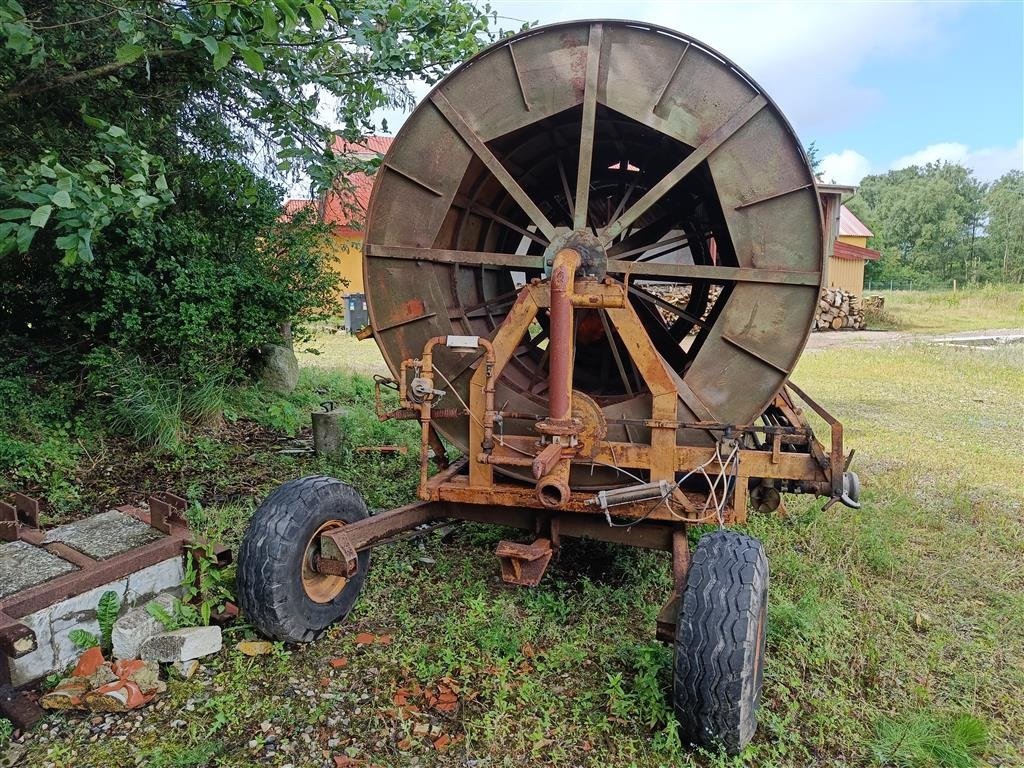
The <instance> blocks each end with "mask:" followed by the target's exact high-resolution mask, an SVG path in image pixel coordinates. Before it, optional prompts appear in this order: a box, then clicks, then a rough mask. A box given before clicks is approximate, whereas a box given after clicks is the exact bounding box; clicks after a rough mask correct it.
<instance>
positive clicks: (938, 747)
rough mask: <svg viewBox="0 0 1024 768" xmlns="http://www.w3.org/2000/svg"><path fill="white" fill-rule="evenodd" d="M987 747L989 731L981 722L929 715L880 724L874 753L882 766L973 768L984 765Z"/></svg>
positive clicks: (875, 739) (919, 715)
mask: <svg viewBox="0 0 1024 768" xmlns="http://www.w3.org/2000/svg"><path fill="white" fill-rule="evenodd" d="M987 744H988V729H987V727H986V726H985V723H984V722H983V721H981V720H979V719H978V718H976V717H973V716H971V715H957V716H940V715H937V714H935V713H932V712H927V711H925V712H919V713H917V714H916V715H913V716H911V717H909V718H906V719H902V720H893V719H891V718H883V719H882V720H880V721H879V722H878V724H877V726H876V728H875V738H874V740H873V741H872V744H871V751H872V754H873V756H874V758H875V762H876V763H877V764H878V765H881V766H898V767H899V768H973V766H976V765H979V764H980V763H981V757H982V755H983V754H984V752H985V747H986V745H987Z"/></svg>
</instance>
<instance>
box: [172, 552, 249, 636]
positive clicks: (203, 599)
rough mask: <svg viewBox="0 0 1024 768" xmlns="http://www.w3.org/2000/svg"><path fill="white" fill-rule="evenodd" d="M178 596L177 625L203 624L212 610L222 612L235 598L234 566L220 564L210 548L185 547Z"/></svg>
mask: <svg viewBox="0 0 1024 768" xmlns="http://www.w3.org/2000/svg"><path fill="white" fill-rule="evenodd" d="M181 587H182V595H181V598H182V599H181V600H180V601H178V602H177V603H176V605H175V611H174V620H175V622H176V623H177V625H178V626H179V627H193V626H206V625H207V624H209V623H210V618H211V616H212V615H213V613H214V611H216V612H218V613H219V612H222V611H223V610H224V609H225V607H226V605H227V603H228V602H229V601H230V602H233V601H234V600H235V569H234V568H231V567H229V568H221V567H219V566H218V565H217V558H216V556H215V555H214V554H213V553H212V552H208V551H207V550H206V549H205V548H202V547H193V548H192V549H190V550H189V557H188V558H187V559H186V561H185V578H184V580H183V581H182V583H181Z"/></svg>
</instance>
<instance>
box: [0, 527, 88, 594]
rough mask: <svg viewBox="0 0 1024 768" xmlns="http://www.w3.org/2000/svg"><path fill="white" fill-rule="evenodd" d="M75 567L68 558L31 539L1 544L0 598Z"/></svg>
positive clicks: (61, 574)
mask: <svg viewBox="0 0 1024 768" xmlns="http://www.w3.org/2000/svg"><path fill="white" fill-rule="evenodd" d="M73 570H75V566H73V565H72V564H71V563H69V562H68V561H67V560H64V559H62V558H60V557H57V556H56V555H54V554H51V553H50V552H47V551H46V550H45V549H40V548H39V547H33V546H32V545H31V544H29V543H28V542H24V541H10V542H4V543H0V599H2V598H5V597H7V596H9V595H13V594H14V593H15V592H20V591H21V590H23V589H27V588H28V587H34V586H35V585H36V584H42V583H43V582H44V581H49V580H50V579H55V578H57V577H58V576H63V575H64V574H65V573H71V571H73Z"/></svg>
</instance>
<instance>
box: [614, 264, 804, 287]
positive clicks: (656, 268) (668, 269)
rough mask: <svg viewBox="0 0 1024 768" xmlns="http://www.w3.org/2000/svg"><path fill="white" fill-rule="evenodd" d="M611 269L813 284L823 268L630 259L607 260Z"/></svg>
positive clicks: (635, 273)
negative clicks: (624, 260) (802, 269)
mask: <svg viewBox="0 0 1024 768" xmlns="http://www.w3.org/2000/svg"><path fill="white" fill-rule="evenodd" d="M608 272H610V273H612V274H625V275H629V276H631V277H633V278H644V277H679V278H685V279H689V280H711V281H713V282H716V281H717V282H722V281H726V282H737V283H772V284H775V285H813V286H815V287H817V286H818V285H819V284H820V283H821V273H820V272H798V271H796V270H788V269H756V268H754V267H716V266H712V265H710V264H650V263H648V264H641V265H638V264H635V263H633V262H631V261H627V262H617V261H615V260H609V261H608Z"/></svg>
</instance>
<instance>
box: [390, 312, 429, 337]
mask: <svg viewBox="0 0 1024 768" xmlns="http://www.w3.org/2000/svg"><path fill="white" fill-rule="evenodd" d="M436 315H437V312H427V313H425V314H422V315H416V316H415V317H406V318H403V319H401V320H396V321H395V322H393V323H387V324H385V325H379V326H377V331H376V332H377V333H384V331H390V330H391V329H392V328H398V327H400V326H403V325H408V324H409V323H418V322H420V321H421V320H428V319H429V318H431V317H435V316H436Z"/></svg>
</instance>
